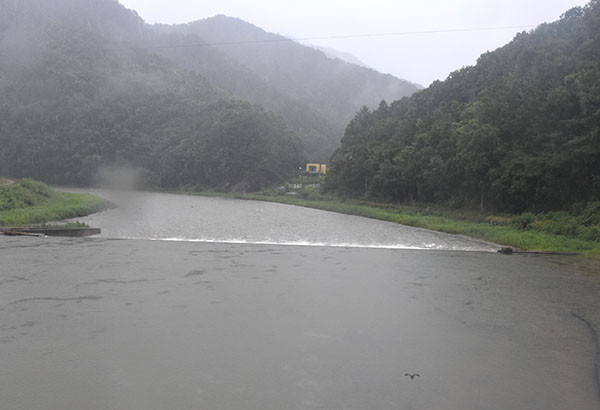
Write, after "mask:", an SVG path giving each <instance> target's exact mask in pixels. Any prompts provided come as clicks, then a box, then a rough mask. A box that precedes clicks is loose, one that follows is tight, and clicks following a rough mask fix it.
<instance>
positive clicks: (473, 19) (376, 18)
mask: <svg viewBox="0 0 600 410" xmlns="http://www.w3.org/2000/svg"><path fill="white" fill-rule="evenodd" d="M121 3H122V4H124V5H125V6H127V7H129V8H133V9H135V10H136V11H137V12H138V13H139V14H140V15H141V16H142V17H143V18H144V19H145V20H146V21H147V22H148V23H169V24H175V23H186V22H190V21H194V20H199V19H203V18H207V17H212V16H214V15H216V14H226V15H229V16H234V17H239V18H241V19H243V20H246V21H248V22H250V23H252V24H255V25H257V26H259V27H261V28H263V29H264V30H266V31H270V32H275V33H280V34H283V35H286V36H289V37H292V38H315V37H319V38H323V37H331V36H348V35H364V34H377V33H406V32H421V31H432V30H452V29H473V28H490V27H506V26H536V25H539V24H541V23H544V22H551V21H554V20H556V19H558V18H559V17H560V16H561V15H562V14H563V13H564V12H565V11H567V10H569V9H571V8H572V7H576V6H584V5H585V4H586V3H587V1H585V0H525V1H520V0H507V1H504V2H497V1H490V0H482V1H477V2H473V1H469V0H454V1H443V0H425V1H419V2H415V1H394V0H373V1H369V2H366V1H357V0H354V1H341V0H333V1H327V2H320V1H316V0H306V1H286V2H279V1H275V0H259V1H255V2H251V3H248V2H245V1H241V0H205V1H202V2H191V1H187V0H173V1H171V2H169V3H168V5H167V4H165V3H164V2H162V1H158V0H121ZM523 30H526V28H512V29H501V30H486V31H470V32H452V33H448V32H446V33H443V32H442V33H428V34H410V35H408V34H405V35H392V36H374V37H365V38H346V39H329V40H328V39H320V40H311V43H314V44H316V45H320V46H326V47H331V48H334V49H337V50H340V51H343V52H348V53H351V54H353V55H354V56H355V57H357V58H358V59H360V60H361V61H363V62H364V63H365V64H367V65H369V66H371V67H373V68H375V69H376V70H379V71H381V72H384V73H391V74H393V75H396V76H398V77H401V78H404V79H406V80H409V81H412V82H416V83H418V84H421V85H423V86H427V85H429V84H430V83H431V82H432V81H434V80H442V79H445V78H446V77H447V76H448V74H449V73H451V72H452V71H454V70H457V69H459V68H461V67H463V66H466V65H471V64H474V63H475V62H476V60H477V57H478V56H479V55H481V54H482V53H484V52H486V51H488V50H494V49H496V48H498V47H500V46H502V45H504V44H506V43H507V42H509V41H510V40H511V39H512V38H513V37H514V36H515V34H516V33H518V32H520V31H523Z"/></svg>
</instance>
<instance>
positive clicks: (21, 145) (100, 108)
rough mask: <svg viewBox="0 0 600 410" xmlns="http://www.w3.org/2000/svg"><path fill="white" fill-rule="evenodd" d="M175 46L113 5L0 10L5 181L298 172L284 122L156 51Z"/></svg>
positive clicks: (69, 2) (223, 184)
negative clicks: (102, 173) (102, 174)
mask: <svg viewBox="0 0 600 410" xmlns="http://www.w3.org/2000/svg"><path fill="white" fill-rule="evenodd" d="M175 37H177V36H176V35H175ZM171 40H173V41H178V40H177V38H171V37H170V36H168V35H159V34H158V33H157V32H156V30H154V29H152V28H150V27H149V26H146V25H145V24H144V23H143V21H142V20H141V18H139V16H137V15H135V13H132V12H130V11H129V10H127V9H125V8H124V7H123V6H121V5H120V4H119V3H118V2H115V1H113V0H97V1H93V2H82V1H80V0H28V1H11V2H0V55H2V56H3V57H2V58H1V59H0V95H2V98H1V99H0V146H1V147H2V149H1V150H0V174H1V175H8V176H11V177H15V178H25V177H31V178H35V179H37V180H42V181H44V182H48V183H52V184H57V185H58V184H68V185H82V186H86V185H89V184H91V183H93V182H94V181H95V178H96V176H97V174H98V170H102V169H106V168H108V169H115V168H129V169H133V170H135V171H136V173H137V174H138V175H139V179H140V181H139V182H140V184H141V185H145V186H153V187H170V188H175V187H179V186H186V187H195V188H196V189H219V190H223V191H228V190H240V191H244V190H254V189H260V188H263V187H265V186H269V185H271V184H276V183H279V182H281V181H283V180H285V179H286V178H288V177H290V176H292V175H294V174H295V172H296V171H297V169H298V166H300V165H302V164H304V163H305V158H304V155H303V151H304V150H303V146H302V142H301V141H300V140H299V138H298V137H297V136H296V135H295V134H294V133H293V132H292V131H291V130H290V128H289V127H288V126H287V124H286V123H285V122H284V120H282V119H281V117H278V116H277V115H275V114H273V113H272V112H269V111H266V110H265V109H264V108H263V107H262V106H257V105H253V104H251V103H249V102H244V101H240V100H236V99H234V98H231V96H230V95H229V94H228V93H226V92H224V91H223V90H222V89H220V88H218V87H214V86H213V85H212V84H211V83H210V82H209V81H208V80H207V79H206V78H205V77H204V76H202V75H201V70H200V69H198V70H197V71H195V70H194V71H193V70H187V69H185V68H184V67H183V66H182V65H180V64H178V63H177V62H175V61H173V60H171V59H170V58H169V56H162V55H159V54H157V53H158V50H162V49H161V48H160V45H164V44H166V43H168V42H169V41H171ZM196 42H198V41H196ZM146 46H151V47H150V48H148V47H146ZM196 49H202V50H204V51H203V52H205V53H206V54H207V55H208V54H211V53H212V54H215V53H216V54H218V52H217V51H216V50H212V51H206V50H205V49H204V48H203V47H197V48H196ZM185 53H186V55H188V56H191V54H190V53H189V50H188V51H186V52H185ZM216 54H215V55H216ZM201 57H202V55H199V56H194V58H198V59H200V61H204V60H201ZM213 57H214V56H213ZM215 59H216V57H214V58H213V59H211V60H209V61H211V62H212V61H215V62H216V60H215ZM221 60H222V61H221V65H223V64H225V62H226V60H227V61H228V59H226V58H224V57H223V58H221ZM209 64H210V62H209ZM232 64H234V63H233V62H232ZM212 69H215V70H221V72H222V73H225V72H229V71H228V70H227V69H225V68H224V67H222V66H214V67H212ZM234 72H237V71H235V70H234ZM237 80H239V81H241V83H244V77H240V78H237ZM231 81H233V79H231Z"/></svg>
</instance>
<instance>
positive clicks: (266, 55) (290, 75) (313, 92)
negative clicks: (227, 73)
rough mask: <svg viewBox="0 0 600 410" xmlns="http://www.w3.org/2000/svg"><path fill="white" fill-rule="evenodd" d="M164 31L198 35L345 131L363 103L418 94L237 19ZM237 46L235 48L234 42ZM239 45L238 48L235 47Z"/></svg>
mask: <svg viewBox="0 0 600 410" xmlns="http://www.w3.org/2000/svg"><path fill="white" fill-rule="evenodd" d="M157 28H158V29H159V30H162V31H165V32H178V33H184V34H195V35H198V36H199V37H200V38H202V39H203V40H204V41H205V42H207V43H209V44H223V43H229V44H224V45H221V46H215V47H217V48H218V50H219V51H221V52H223V53H225V54H227V55H229V56H231V57H232V58H234V59H235V60H236V61H238V62H240V63H242V64H243V65H244V66H246V67H248V68H250V69H251V70H252V71H253V72H255V73H256V74H257V75H259V76H260V77H261V78H262V79H263V81H264V82H265V83H266V84H267V85H269V86H271V87H273V88H275V89H276V90H279V91H280V92H282V93H284V94H287V95H289V96H291V97H292V98H295V99H297V100H299V101H301V102H303V103H305V104H307V105H308V106H309V107H311V108H312V109H314V110H316V111H317V112H319V113H321V114H322V115H324V116H326V118H328V119H329V120H330V121H332V122H333V123H335V124H336V125H337V126H338V127H344V126H345V125H346V124H347V122H348V121H349V120H350V119H351V118H352V116H353V115H354V114H355V113H356V112H357V111H358V110H359V109H360V108H361V107H362V106H364V105H368V106H376V105H377V104H379V102H380V101H381V100H383V99H385V100H394V99H398V98H401V97H403V96H408V95H410V94H412V93H413V92H415V91H417V87H416V86H415V85H414V84H412V83H410V82H408V81H404V80H400V79H398V78H396V77H393V76H391V75H386V74H381V73H378V72H376V71H374V70H371V69H368V68H364V67H360V66H357V65H354V64H349V63H345V62H343V61H341V60H339V59H335V60H334V59H330V58H328V57H327V56H326V55H325V54H324V53H323V52H321V51H318V50H315V49H313V48H311V47H307V46H303V45H301V44H299V43H296V42H294V41H290V40H288V39H286V38H285V37H282V36H279V35H276V34H271V33H267V32H265V31H264V30H262V29H260V28H258V27H256V26H253V25H252V24H249V23H246V22H244V21H243V20H240V19H237V18H231V17H226V16H216V17H213V18H209V19H205V20H199V21H196V22H193V23H189V24H184V25H177V26H164V25H159V26H157ZM231 43H233V44H231ZM236 43H237V44H236Z"/></svg>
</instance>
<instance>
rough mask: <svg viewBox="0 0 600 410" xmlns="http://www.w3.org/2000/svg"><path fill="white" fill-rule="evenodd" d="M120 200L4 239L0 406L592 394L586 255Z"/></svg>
mask: <svg viewBox="0 0 600 410" xmlns="http://www.w3.org/2000/svg"><path fill="white" fill-rule="evenodd" d="M103 194H104V195H114V194H110V193H105V192H103ZM113 199H115V197H113ZM118 202H119V203H120V204H121V205H122V207H121V208H119V209H115V210H111V211H108V212H105V213H101V214H98V215H94V216H92V217H90V218H86V221H89V222H90V223H92V224H93V225H95V226H98V227H101V228H102V229H103V235H102V237H99V238H86V239H68V238H9V237H0V368H1V369H2V371H1V372H0V408H1V409H7V410H37V409H40V410H41V409H44V410H47V409H50V410H53V409H56V410H71V409H72V410H75V409H77V410H79V409H89V410H101V409H102V410H104V409H132V410H138V409H139V410H142V409H143V410H148V409H149V410H154V409H156V410H159V409H209V410H212V409H215V410H220V409H223V410H225V409H229V410H238V409H239V410H242V409H257V410H258V409H261V410H263V409H264V410H270V409H273V410H275V409H340V410H341V409H357V410H358V409H384V410H385V409H429V410H435V409H446V410H459V409H460V410H464V409H490V410H510V409H515V410H516V409H540V410H541V409H543V410H548V409H550V410H553V409H555V410H564V409H598V408H600V400H599V397H600V396H599V393H600V391H599V381H598V354H599V352H598V345H597V344H598V340H597V337H598V336H597V333H596V332H595V328H596V326H597V325H600V306H599V304H600V302H599V300H598V299H599V298H598V295H599V294H600V276H599V274H600V266H599V264H598V263H596V262H592V261H588V260H584V259H581V258H577V257H562V256H536V255H513V256H504V255H500V254H497V253H494V252H490V251H491V250H493V249H494V246H492V245H489V244H486V243H481V242H477V241H474V242H472V241H469V240H467V239H465V238H455V237H452V236H446V235H439V234H435V233H431V232H427V231H423V230H413V229H408V228H404V227H400V226H398V225H395V224H387V223H381V222H378V221H373V220H367V219H362V218H354V217H347V216H343V215H336V214H331V213H326V212H320V211H313V210H307V209H302V208H296V207H289V206H281V205H276V204H266V203H254V202H245V201H234V200H223V199H217V198H199V197H188V196H175V195H163V194H131V195H126V196H123V197H119V201H118ZM198 208H200V209H198ZM185 209H187V210H188V211H189V212H187V213H186V212H184V210H185ZM111 221H113V222H114V223H111ZM126 222H129V224H126ZM127 227H129V229H130V230H128V229H127ZM242 228H243V229H242ZM124 238H137V239H124ZM149 239H151V240H149ZM165 239H166V240H165ZM290 244H297V245H290ZM298 245H304V246H298ZM306 245H311V246H306ZM350 245H352V246H350ZM413 248H419V249H424V250H417V249H413ZM407 373H409V374H414V373H417V374H418V376H414V378H413V379H411V378H410V377H408V376H406V374H407Z"/></svg>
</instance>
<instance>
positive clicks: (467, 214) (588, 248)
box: [233, 192, 600, 259]
mask: <svg viewBox="0 0 600 410" xmlns="http://www.w3.org/2000/svg"><path fill="white" fill-rule="evenodd" d="M233 196H234V197H236V198H241V199H250V200H260V201H270V202H279V203H284V204H291V205H298V206H304V207H309V208H316V209H322V210H326V211H333V212H339V213H344V214H349V215H358V216H363V217H367V218H374V219H379V220H382V221H389V222H395V223H399V224H403V225H409V226H415V227H421V228H426V229H432V230H435V231H440V232H446V233H451V234H459V235H466V236H469V237H473V238H478V239H483V240H486V241H490V242H494V243H497V244H500V245H505V246H511V247H515V248H519V249H523V250H530V251H544V252H568V253H571V252H572V253H581V254H583V255H585V256H588V257H592V258H594V259H600V223H599V222H600V221H598V218H600V212H599V211H600V203H593V204H588V205H585V206H581V207H580V209H579V210H575V211H574V212H571V213H567V212H555V213H548V214H540V215H533V214H529V213H527V214H522V215H493V214H486V213H480V212H474V211H464V210H448V209H444V208H437V207H432V206H401V205H394V204H382V203H373V202H367V201H357V200H341V199H338V198H333V197H327V196H323V195H320V194H318V193H316V192H313V193H310V194H308V195H305V196H304V197H303V196H302V195H278V194H277V193H275V192H264V193H255V194H238V195H233Z"/></svg>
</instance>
